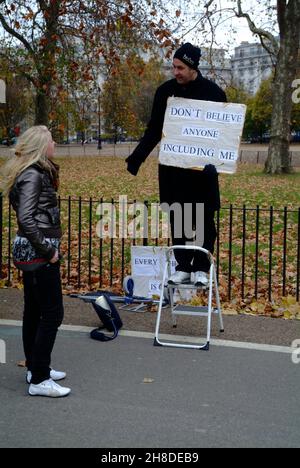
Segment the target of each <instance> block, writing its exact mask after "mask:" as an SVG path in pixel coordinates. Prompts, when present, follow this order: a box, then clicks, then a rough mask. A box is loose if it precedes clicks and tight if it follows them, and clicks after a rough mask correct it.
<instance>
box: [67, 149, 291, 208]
mask: <svg viewBox="0 0 300 468" xmlns="http://www.w3.org/2000/svg"><path fill="white" fill-rule="evenodd" d="M58 163H59V164H60V167H61V187H60V195H61V196H62V197H67V196H69V195H70V196H72V197H78V196H82V197H86V198H89V197H93V198H97V199H98V198H101V197H103V199H104V200H107V201H108V200H110V199H111V198H116V199H118V197H119V195H127V196H128V200H129V201H133V200H134V199H136V200H139V201H143V200H149V201H155V200H157V199H158V163H157V159H156V158H148V160H147V161H146V162H145V163H144V164H143V165H142V167H141V169H140V171H139V173H138V175H137V177H133V176H132V175H130V174H129V173H128V172H127V170H126V163H125V161H124V159H121V158H107V157H103V158H101V157H100V158H99V157H98V158H92V157H87V158H85V159H84V158H59V160H58ZM220 188H221V198H222V206H228V205H229V204H230V203H232V204H233V205H234V206H239V207H242V206H243V204H246V206H247V207H249V208H250V207H251V208H252V207H253V208H254V207H256V205H260V206H261V207H269V206H271V205H272V206H274V207H276V208H284V207H285V206H287V207H289V208H291V209H297V208H298V207H299V206H300V171H299V169H298V170H297V172H295V173H294V174H291V175H282V176H281V175H276V176H269V175H265V174H263V167H262V166H257V165H250V164H240V165H239V168H238V171H237V173H236V174H234V175H228V174H221V175H220Z"/></svg>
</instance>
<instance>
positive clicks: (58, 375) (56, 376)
mask: <svg viewBox="0 0 300 468" xmlns="http://www.w3.org/2000/svg"><path fill="white" fill-rule="evenodd" d="M66 376H67V374H66V373H65V372H61V371H56V370H54V369H51V371H50V379H52V380H55V382H56V381H57V380H63V379H65V378H66ZM31 379H32V373H31V371H30V370H29V371H27V374H26V382H27V383H28V384H30V382H31Z"/></svg>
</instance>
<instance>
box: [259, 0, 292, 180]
mask: <svg viewBox="0 0 300 468" xmlns="http://www.w3.org/2000/svg"><path fill="white" fill-rule="evenodd" d="M298 1H299V0H295V1H293V0H292V1H291V2H290V5H289V6H288V7H287V9H286V12H285V15H284V18H283V20H284V24H281V37H280V49H279V53H278V56H277V63H276V69H275V76H274V81H273V92H272V96H273V111H272V122H271V139H270V145H269V151H268V158H267V161H266V164H265V172H266V173H268V174H281V173H290V172H292V167H291V162H290V156H289V144H290V125H291V113H292V104H293V103H292V92H293V89H292V82H293V81H294V79H295V77H296V70H297V59H298V50H299V39H300V34H299V21H300V8H299V5H297V2H298Z"/></svg>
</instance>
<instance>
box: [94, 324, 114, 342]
mask: <svg viewBox="0 0 300 468" xmlns="http://www.w3.org/2000/svg"><path fill="white" fill-rule="evenodd" d="M112 326H113V327H114V334H113V336H109V335H105V334H104V333H102V332H101V331H100V330H103V328H105V327H98V328H95V329H94V330H92V331H91V333H90V337H91V338H92V339H93V340H98V341H111V340H114V339H115V338H117V336H118V333H119V330H118V329H117V327H116V326H115V324H114V321H113V320H112Z"/></svg>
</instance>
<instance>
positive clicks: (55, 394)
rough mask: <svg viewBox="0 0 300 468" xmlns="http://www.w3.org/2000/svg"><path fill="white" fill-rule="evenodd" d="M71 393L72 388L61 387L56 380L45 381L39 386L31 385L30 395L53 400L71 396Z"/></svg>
mask: <svg viewBox="0 0 300 468" xmlns="http://www.w3.org/2000/svg"><path fill="white" fill-rule="evenodd" d="M70 392H71V389H70V388H67V387H61V386H60V385H58V384H57V383H56V382H54V380H52V379H48V380H44V382H41V383H39V384H37V385H34V384H30V386H29V390H28V393H29V395H31V396H45V397H51V398H60V397H65V396H67V395H69V393H70Z"/></svg>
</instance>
